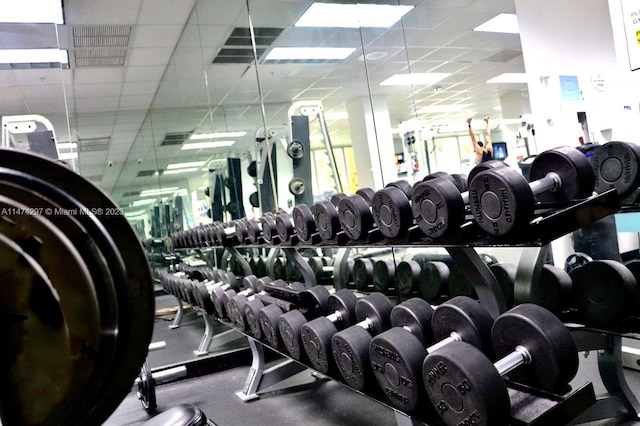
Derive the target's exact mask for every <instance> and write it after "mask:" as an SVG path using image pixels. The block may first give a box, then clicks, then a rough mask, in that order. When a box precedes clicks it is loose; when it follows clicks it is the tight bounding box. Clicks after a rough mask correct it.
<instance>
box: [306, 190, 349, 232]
mask: <svg viewBox="0 0 640 426" xmlns="http://www.w3.org/2000/svg"><path fill="white" fill-rule="evenodd" d="M346 197H347V195H346V194H342V193H340V194H334V195H332V196H331V200H330V201H320V202H318V203H315V204H314V205H313V206H311V213H312V214H313V220H314V221H315V228H316V229H317V231H318V235H319V236H320V238H321V239H322V240H323V241H334V240H336V239H337V240H338V242H340V241H346V240H347V239H348V238H347V236H346V234H345V233H344V231H343V230H342V229H341V226H340V218H339V216H338V209H337V206H338V204H339V203H340V200H343V199H345V198H346Z"/></svg>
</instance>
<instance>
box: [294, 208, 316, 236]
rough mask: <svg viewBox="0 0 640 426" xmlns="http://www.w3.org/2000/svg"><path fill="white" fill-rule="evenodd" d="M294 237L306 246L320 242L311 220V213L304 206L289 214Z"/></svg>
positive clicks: (314, 223)
mask: <svg viewBox="0 0 640 426" xmlns="http://www.w3.org/2000/svg"><path fill="white" fill-rule="evenodd" d="M291 217H292V218H293V224H294V226H295V228H296V235H297V236H298V238H300V240H301V241H303V242H304V243H306V244H318V243H319V242H320V241H321V238H320V234H318V229H317V228H316V222H315V220H314V219H313V213H312V212H311V209H310V208H309V206H307V205H306V204H300V205H297V206H295V207H294V208H293V211H292V212H291Z"/></svg>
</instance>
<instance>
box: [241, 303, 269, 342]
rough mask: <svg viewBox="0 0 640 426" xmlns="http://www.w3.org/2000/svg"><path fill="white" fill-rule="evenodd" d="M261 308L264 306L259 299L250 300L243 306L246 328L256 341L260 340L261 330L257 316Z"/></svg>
mask: <svg viewBox="0 0 640 426" xmlns="http://www.w3.org/2000/svg"><path fill="white" fill-rule="evenodd" d="M263 307H264V304H263V303H262V301H261V300H260V299H253V300H250V301H249V302H248V303H247V304H246V305H245V306H244V319H245V321H246V322H247V326H248V327H249V330H250V331H251V334H252V335H253V337H255V338H256V339H262V328H260V320H259V319H258V314H259V312H260V310H261V309H262V308H263Z"/></svg>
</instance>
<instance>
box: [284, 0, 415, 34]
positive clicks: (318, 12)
mask: <svg viewBox="0 0 640 426" xmlns="http://www.w3.org/2000/svg"><path fill="white" fill-rule="evenodd" d="M413 8H414V6H398V5H384V4H334V3H314V4H312V5H311V6H310V7H309V8H308V9H307V11H306V12H305V13H304V14H303V15H302V16H301V17H300V19H298V21H297V22H296V23H295V24H294V26H296V27H335V28H359V27H381V28H389V27H390V26H392V25H393V24H395V23H396V22H398V21H399V20H400V18H402V17H403V16H404V15H405V14H406V13H407V12H409V11H410V10H411V9H413Z"/></svg>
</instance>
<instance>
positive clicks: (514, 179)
mask: <svg viewBox="0 0 640 426" xmlns="http://www.w3.org/2000/svg"><path fill="white" fill-rule="evenodd" d="M580 155H582V154H580ZM469 208H470V209H471V213H472V215H473V219H474V221H475V222H476V224H478V226H480V228H482V229H483V230H484V231H485V232H486V233H488V234H490V235H507V234H517V233H518V232H521V231H523V230H525V229H526V228H527V227H528V226H529V222H530V221H531V219H532V218H533V209H534V197H533V192H532V191H531V188H530V187H529V183H528V182H527V181H526V180H525V178H524V177H523V176H522V174H520V173H519V172H517V171H515V170H514V169H512V168H511V167H499V168H495V169H490V170H485V171H483V172H480V173H478V174H477V175H476V176H475V177H474V178H473V180H472V181H471V183H470V185H469Z"/></svg>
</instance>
